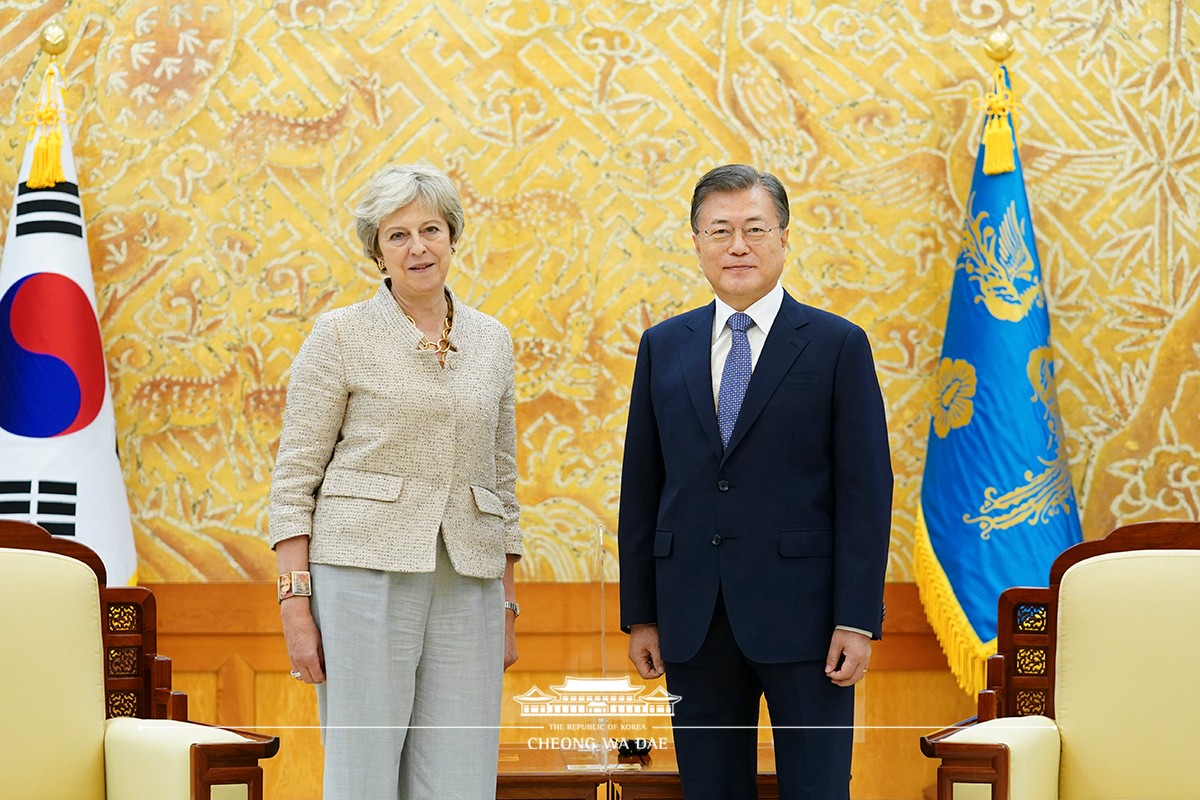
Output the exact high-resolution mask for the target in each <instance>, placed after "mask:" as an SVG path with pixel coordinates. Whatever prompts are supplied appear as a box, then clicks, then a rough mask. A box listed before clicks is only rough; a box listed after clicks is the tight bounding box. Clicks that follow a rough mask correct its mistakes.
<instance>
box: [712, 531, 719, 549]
mask: <svg viewBox="0 0 1200 800" xmlns="http://www.w3.org/2000/svg"><path fill="white" fill-rule="evenodd" d="M712 543H713V547H717V546H719V545H720V544H721V534H719V533H714V534H713V538H712Z"/></svg>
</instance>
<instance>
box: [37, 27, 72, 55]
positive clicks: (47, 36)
mask: <svg viewBox="0 0 1200 800" xmlns="http://www.w3.org/2000/svg"><path fill="white" fill-rule="evenodd" d="M42 50H44V51H46V52H47V53H49V54H50V57H51V58H58V57H59V56H60V55H62V54H63V53H65V52H66V50H67V29H66V28H64V27H63V26H62V25H59V24H58V23H57V22H51V23H50V24H49V25H47V26H46V27H45V28H43V29H42Z"/></svg>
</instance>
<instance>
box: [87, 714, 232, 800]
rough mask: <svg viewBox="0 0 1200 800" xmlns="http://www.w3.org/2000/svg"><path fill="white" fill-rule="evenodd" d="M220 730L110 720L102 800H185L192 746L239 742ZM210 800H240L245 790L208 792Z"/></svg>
mask: <svg viewBox="0 0 1200 800" xmlns="http://www.w3.org/2000/svg"><path fill="white" fill-rule="evenodd" d="M244 741H246V740H245V739H243V738H242V737H241V736H239V735H237V734H236V733H234V732H232V731H228V730H225V729H224V728H210V727H208V726H206V725H195V724H193V723H190V722H175V721H173V720H165V719H134V718H131V717H125V718H119V719H110V720H109V721H108V723H107V726H106V730H105V734H104V751H105V756H106V758H105V761H106V764H107V767H108V800H191V797H192V784H191V759H192V749H191V746H192V745H193V744H210V743H224V742H244ZM212 796H213V800H245V797H246V786H245V785H244V784H243V785H240V786H238V785H234V786H214V787H213V792H212Z"/></svg>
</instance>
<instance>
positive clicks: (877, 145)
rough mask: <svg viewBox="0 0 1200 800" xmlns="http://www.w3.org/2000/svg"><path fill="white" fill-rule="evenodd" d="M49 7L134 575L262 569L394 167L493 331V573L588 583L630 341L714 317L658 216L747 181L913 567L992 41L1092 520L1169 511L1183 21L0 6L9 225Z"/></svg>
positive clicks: (1199, 86)
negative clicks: (298, 413) (876, 390)
mask: <svg viewBox="0 0 1200 800" xmlns="http://www.w3.org/2000/svg"><path fill="white" fill-rule="evenodd" d="M55 14H57V15H59V20H60V22H61V23H62V24H63V26H64V27H65V28H66V29H67V31H68V32H69V34H70V36H71V41H70V45H69V48H68V50H67V51H66V53H65V54H64V55H63V56H62V62H63V65H64V68H63V73H64V77H65V79H66V82H67V83H66V90H65V95H66V98H67V102H68V105H69V106H70V107H71V109H72V111H73V113H74V119H73V122H72V125H71V136H72V141H73V145H74V151H75V157H76V161H77V163H78V167H79V180H80V185H81V193H82V197H83V203H84V211H85V215H86V218H87V226H88V235H89V241H90V248H91V255H92V264H93V268H94V271H95V275H96V286H97V302H98V305H99V315H100V322H101V328H102V331H103V335H104V341H105V346H106V350H107V354H108V367H109V372H110V379H111V381H112V386H113V397H114V401H115V405H116V409H117V427H118V434H119V442H118V444H119V447H120V451H121V453H122V457H123V465H124V470H125V477H126V482H127V486H128V490H129V498H130V504H131V507H132V510H133V517H134V528H135V534H136V537H137V548H138V553H139V557H140V561H141V567H140V578H141V579H142V580H144V581H206V580H213V581H215V580H239V579H268V578H271V577H273V576H274V574H275V566H274V557H273V555H272V554H271V553H270V551H269V550H268V549H267V546H266V542H265V532H266V524H267V523H266V520H267V514H266V511H267V491H268V487H269V483H270V475H271V469H272V463H273V453H274V450H275V447H276V444H277V441H278V435H279V425H280V417H281V412H282V408H283V403H284V396H285V387H286V383H287V376H288V369H289V366H290V364H291V361H292V358H293V356H294V355H295V353H296V351H297V349H298V347H299V345H300V343H301V341H302V340H303V338H304V336H305V334H306V333H307V331H308V330H309V329H310V327H311V325H312V322H313V319H314V317H315V316H316V315H317V314H319V313H320V312H322V311H325V310H327V309H330V308H333V307H335V306H338V305H343V304H346V303H350V302H354V301H358V300H361V299H364V298H366V297H367V296H369V295H370V294H371V293H372V292H373V291H374V290H375V284H376V279H377V274H376V272H375V270H374V269H373V267H372V265H371V264H370V263H369V262H367V261H365V260H364V259H363V258H362V257H361V256H360V255H359V254H358V251H357V248H356V246H355V239H354V235H353V228H352V219H351V214H350V209H351V208H352V207H353V205H354V203H355V201H356V200H357V198H358V195H359V192H360V190H361V187H362V186H363V184H364V183H365V181H366V180H367V178H368V177H369V176H370V175H371V174H372V173H373V172H374V171H375V170H376V169H378V168H379V167H380V166H382V165H384V164H386V163H389V162H392V161H411V160H415V159H418V158H425V159H428V160H429V161H431V162H433V163H434V164H436V165H439V166H442V167H444V168H446V169H448V170H449V171H450V173H451V174H452V175H453V176H454V179H455V181H456V183H457V184H458V186H459V187H460V190H461V192H462V195H463V200H464V204H465V207H466V215H467V216H466V218H467V224H466V232H465V238H464V240H463V242H462V243H461V244H460V246H459V255H458V256H457V259H456V261H455V263H454V266H453V268H452V273H451V276H450V284H451V285H452V286H453V288H454V289H455V291H457V292H458V293H459V294H460V295H461V296H463V297H464V298H465V299H466V300H467V301H468V302H470V303H472V304H474V305H477V306H479V307H480V308H482V309H483V310H485V311H487V312H488V313H490V314H493V315H495V316H496V317H498V318H499V319H500V320H502V321H503V322H504V323H505V324H506V325H508V326H509V328H510V329H511V330H512V332H513V336H514V339H515V343H516V351H517V393H518V437H519V447H520V453H519V466H520V470H521V481H520V484H519V485H518V493H519V496H520V499H521V501H522V503H523V504H524V514H523V524H524V529H525V533H526V537H527V552H528V556H527V557H526V559H525V560H524V561H523V562H522V567H521V573H520V574H521V577H522V578H524V579H533V580H561V581H570V580H587V579H592V578H595V577H596V576H598V575H600V574H603V575H604V576H606V577H607V578H609V579H614V578H616V561H615V558H614V556H615V532H614V528H615V515H616V509H617V501H618V485H619V478H620V459H621V453H622V442H623V434H624V423H625V407H626V400H627V396H628V384H629V380H630V378H631V375H632V372H633V364H634V357H635V354H636V348H637V343H638V338H639V335H640V333H641V331H642V330H643V329H644V328H645V327H646V326H647V325H649V324H652V323H654V322H657V321H659V320H661V319H664V318H666V317H668V316H670V315H672V314H675V313H677V312H679V311H682V310H684V309H687V308H690V307H692V306H695V305H699V304H701V303H704V302H707V301H708V300H709V299H710V292H709V290H708V287H707V284H705V282H704V281H703V278H702V276H701V274H700V272H699V270H698V268H697V266H696V263H695V256H694V253H693V252H692V248H691V240H690V236H689V231H688V226H687V208H688V201H689V195H690V192H691V188H692V185H693V184H694V182H695V180H696V178H697V177H698V176H699V175H700V174H701V173H702V172H703V171H705V170H707V169H708V168H710V167H713V166H715V165H717V164H720V163H725V162H731V161H740V162H748V163H751V164H754V165H756V166H759V167H761V168H764V169H768V170H770V171H773V172H775V173H776V174H778V175H779V176H780V178H781V179H783V181H784V183H785V184H786V185H787V186H788V188H789V190H790V193H791V199H792V212H793V217H792V234H791V242H790V248H789V267H788V269H787V271H786V272H785V274H784V282H785V285H786V287H787V288H788V289H789V291H791V292H792V293H793V294H794V295H795V296H796V297H797V298H799V299H800V300H802V301H804V302H807V303H810V304H814V305H818V306H823V307H825V308H828V309H830V310H832V311H835V312H837V313H840V314H843V315H846V316H848V317H850V318H852V319H854V320H856V321H857V322H859V323H860V324H861V325H862V326H863V327H864V328H866V330H867V332H868V334H869V335H870V337H871V340H872V342H873V344H874V348H875V354H876V359H877V362H878V369H879V374H880V377H881V380H882V383H883V389H884V393H885V396H886V400H887V406H888V412H889V418H890V425H891V431H892V436H891V443H892V448H893V460H894V464H895V469H896V475H897V484H896V503H895V509H896V510H895V515H894V529H893V546H892V554H891V566H890V577H891V579H892V580H911V575H912V556H911V544H912V530H913V516H914V513H915V509H916V505H917V499H918V493H919V488H920V481H921V471H922V468H923V459H924V451H925V442H926V439H927V437H928V435H929V426H930V411H931V407H932V405H933V404H935V403H936V401H937V397H936V396H935V394H934V375H935V373H936V371H937V369H938V357H939V352H940V347H941V339H942V326H943V324H944V321H945V314H946V307H947V303H948V299H949V298H948V293H949V288H950V283H951V280H952V277H953V272H954V261H955V257H956V255H957V250H958V247H959V241H960V236H961V232H962V217H963V212H964V208H965V203H966V200H967V193H968V191H969V188H970V187H969V184H970V172H971V168H972V165H973V162H974V158H975V148H976V146H977V143H978V140H979V136H980V131H981V123H982V118H981V112H980V111H979V109H978V108H977V106H976V105H975V99H976V98H979V97H981V96H982V94H983V93H984V90H985V88H986V87H987V85H988V81H989V79H990V75H991V68H992V63H991V62H990V61H989V60H988V59H987V58H986V57H985V55H984V52H983V44H982V42H983V39H984V37H985V36H986V35H987V34H988V33H990V32H992V31H993V30H994V29H995V28H996V27H997V26H1004V27H1005V29H1007V30H1008V31H1009V32H1010V33H1011V34H1012V35H1013V37H1014V39H1015V41H1016V45H1017V54H1016V55H1015V56H1014V57H1013V58H1012V59H1010V61H1009V65H1010V67H1011V69H1012V70H1013V74H1014V83H1015V89H1016V90H1017V94H1018V96H1017V99H1018V101H1019V102H1020V104H1021V109H1020V114H1019V117H1018V125H1019V134H1020V139H1021V151H1020V153H1021V158H1022V161H1023V164H1024V167H1025V174H1026V180H1027V185H1028V190H1029V194H1030V200H1031V204H1032V207H1033V217H1034V224H1035V226H1036V228H1037V237H1038V242H1039V248H1040V252H1041V257H1042V264H1043V270H1044V277H1045V290H1046V293H1047V301H1048V305H1049V308H1050V315H1051V324H1052V331H1053V341H1054V347H1055V356H1056V359H1057V362H1058V368H1057V374H1058V376H1059V384H1058V394H1059V399H1060V402H1061V410H1062V415H1063V420H1064V424H1065V428H1066V430H1065V439H1064V442H1065V445H1066V448H1067V456H1068V458H1069V460H1070V465H1071V471H1072V476H1073V479H1074V482H1075V485H1076V487H1077V490H1078V493H1079V498H1080V503H1081V505H1082V508H1081V511H1082V516H1083V522H1084V527H1085V532H1086V535H1087V536H1089V537H1095V536H1099V535H1102V534H1103V533H1105V532H1107V531H1108V530H1109V529H1110V528H1112V527H1113V526H1114V525H1116V524H1118V523H1126V522H1134V521H1138V520H1144V519H1155V518H1171V517H1174V518H1180V517H1190V518H1200V466H1197V465H1198V464H1200V425H1198V422H1200V420H1198V419H1197V417H1198V413H1200V412H1198V408H1197V401H1196V398H1197V397H1198V396H1200V345H1198V344H1197V342H1200V302H1197V295H1198V293H1200V258H1198V256H1200V242H1198V241H1197V224H1196V222H1195V220H1196V218H1197V216H1198V215H1200V130H1198V127H1200V126H1198V123H1197V120H1198V119H1200V71H1198V70H1197V68H1196V67H1195V66H1194V65H1195V63H1196V49H1197V48H1196V41H1197V36H1198V35H1200V0H1153V1H1151V0H1075V1H1067V0H1063V1H1061V2H1038V3H1032V2H1025V1H1023V0H1022V1H1018V0H872V1H870V2H868V0H862V2H841V3H837V2H825V0H807V1H806V0H794V1H793V2H785V1H784V0H701V2H698V3H697V2H691V1H690V0H688V1H686V2H685V1H684V0H625V1H620V0H570V1H568V0H550V1H549V2H537V3H535V2H518V1H517V0H490V2H483V1H482V0H457V1H456V2H449V1H447V2H441V3H428V2H424V1H422V2H394V3H393V2H387V3H385V2H381V1H380V0H364V1H363V2H357V1H356V2H349V1H348V0H280V1H279V2H274V1H273V0H203V1H202V2H173V3H169V4H165V3H158V2H151V0H113V1H111V2H99V1H98V0H93V1H92V2H86V1H81V2H66V3H62V2H58V3H55V2H50V3H45V2H40V0H39V1H38V2H33V1H30V2H13V1H12V0H9V1H8V2H2V1H0V53H3V54H5V55H3V56H0V63H2V65H3V66H2V68H0V116H2V119H3V126H4V129H5V130H6V131H7V136H6V137H5V140H4V145H5V146H3V147H0V153H2V158H0V160H2V162H3V170H4V171H3V175H4V176H5V177H3V179H0V214H3V218H2V219H0V222H3V224H4V225H5V226H7V217H8V214H9V213H10V209H11V206H12V193H13V190H14V184H15V180H16V174H17V167H18V165H19V159H20V155H21V152H22V150H23V148H24V144H25V134H24V130H23V129H22V128H21V127H20V126H19V125H18V121H19V115H20V113H21V112H22V111H28V110H29V108H30V106H31V105H32V103H33V99H34V97H35V93H36V91H37V89H38V87H39V85H40V82H41V75H42V72H43V71H44V67H45V64H46V61H45V59H46V58H47V57H46V56H45V55H43V54H41V53H40V52H39V49H38V36H39V34H40V31H41V29H42V27H43V25H44V24H45V23H46V22H47V21H48V20H49V19H50V18H51V16H52V15H55Z"/></svg>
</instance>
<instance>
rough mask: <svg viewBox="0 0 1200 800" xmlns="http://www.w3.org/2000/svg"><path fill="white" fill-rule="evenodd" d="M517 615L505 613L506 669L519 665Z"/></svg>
mask: <svg viewBox="0 0 1200 800" xmlns="http://www.w3.org/2000/svg"><path fill="white" fill-rule="evenodd" d="M516 622H517V615H516V614H514V613H513V612H511V611H509V610H507V609H506V610H505V611H504V668H505V669H508V668H509V667H511V666H512V665H513V664H515V663H517V625H516Z"/></svg>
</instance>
